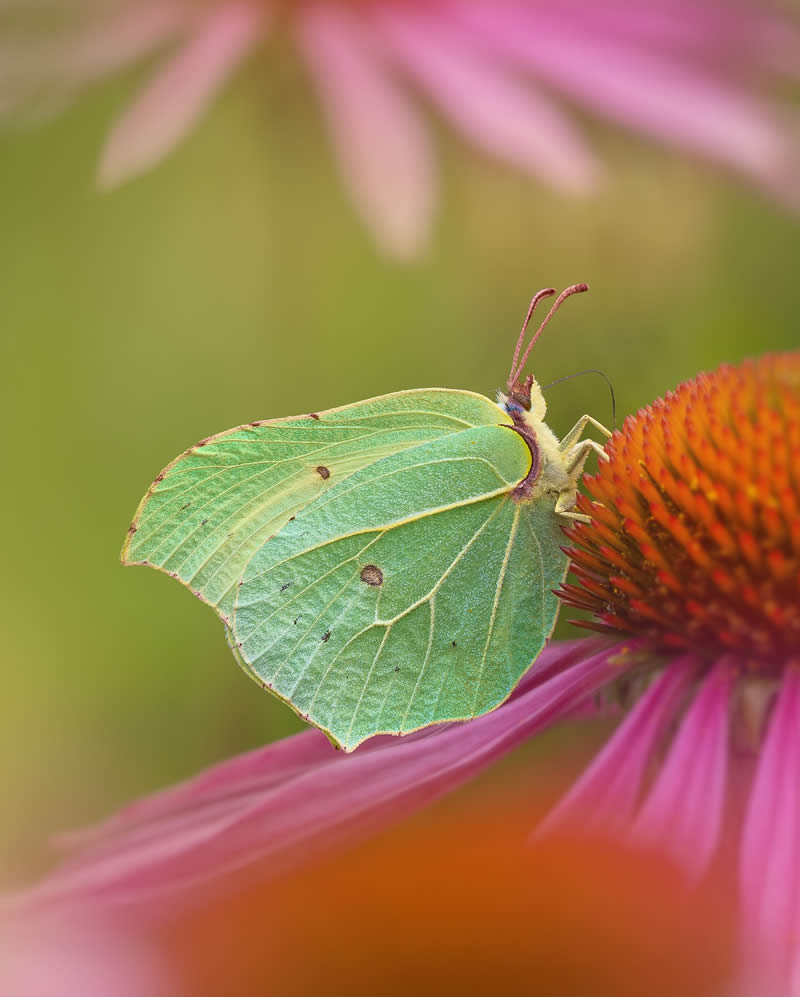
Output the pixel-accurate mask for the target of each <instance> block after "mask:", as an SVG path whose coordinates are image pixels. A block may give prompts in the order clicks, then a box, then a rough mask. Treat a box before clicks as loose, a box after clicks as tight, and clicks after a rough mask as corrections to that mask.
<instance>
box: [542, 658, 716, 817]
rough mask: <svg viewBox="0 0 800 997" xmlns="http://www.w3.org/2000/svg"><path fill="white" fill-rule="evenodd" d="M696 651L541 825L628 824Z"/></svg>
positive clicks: (664, 678) (645, 700) (672, 667)
mask: <svg viewBox="0 0 800 997" xmlns="http://www.w3.org/2000/svg"><path fill="white" fill-rule="evenodd" d="M695 665H696V661H695V659H694V657H693V656H692V655H691V654H688V655H686V656H685V657H683V658H679V659H678V660H676V661H673V662H671V663H670V664H669V665H668V667H667V668H666V670H665V671H664V672H663V674H662V675H661V676H660V677H659V678H658V679H657V680H656V681H655V682H653V684H652V685H651V686H650V688H649V689H648V690H647V692H646V693H645V694H644V695H643V696H642V698H641V699H640V700H639V702H638V703H637V704H636V706H635V707H634V708H633V710H632V711H631V712H630V713H629V714H628V715H627V717H626V718H625V720H624V721H623V722H622V723H621V724H620V726H619V728H618V729H617V730H616V731H615V733H614V735H613V736H612V738H611V740H610V741H609V742H608V744H606V746H605V747H604V748H603V750H602V751H601V752H600V753H599V754H598V755H597V756H596V757H595V759H594V761H593V762H592V763H591V765H590V766H589V768H588V769H586V771H585V772H584V773H583V775H582V776H581V777H580V778H579V779H578V781H577V782H576V783H575V785H574V786H573V787H572V789H571V790H570V791H569V792H568V793H567V795H566V796H565V797H564V798H563V799H562V800H561V802H560V803H559V804H558V805H557V806H556V807H555V809H554V810H553V811H552V812H551V813H550V814H549V815H548V816H547V818H546V819H545V820H544V821H543V822H542V824H541V825H540V827H539V828H538V830H537V834H546V833H547V832H549V831H550V830H552V829H553V828H554V827H556V826H557V825H560V824H562V823H574V824H575V825H576V826H578V827H581V826H584V827H586V826H590V827H592V828H595V827H598V828H602V829H609V830H617V829H625V827H626V826H627V825H628V824H629V823H630V821H631V818H632V816H633V811H634V808H635V806H636V802H637V797H638V794H639V791H640V788H641V783H642V777H643V775H644V773H645V769H646V766H647V763H648V761H649V760H650V757H651V755H652V752H653V748H654V747H655V745H656V742H657V741H658V739H659V738H660V737H661V735H662V734H663V732H664V730H665V729H666V726H667V724H668V723H669V721H670V720H671V719H672V718H673V717H674V716H675V712H676V710H677V709H678V706H679V704H680V701H681V699H682V697H683V695H684V694H685V692H686V690H687V688H688V686H689V684H690V682H691V680H692V677H693V675H694V672H695Z"/></svg>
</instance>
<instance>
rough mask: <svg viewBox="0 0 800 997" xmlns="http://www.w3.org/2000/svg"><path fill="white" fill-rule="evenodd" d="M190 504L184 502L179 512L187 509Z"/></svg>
mask: <svg viewBox="0 0 800 997" xmlns="http://www.w3.org/2000/svg"><path fill="white" fill-rule="evenodd" d="M191 504H192V503H191V502H185V503H184V504H183V505H182V506H181V508H180V511H181V512H183V510H184V509H188V508H189V506H190V505H191Z"/></svg>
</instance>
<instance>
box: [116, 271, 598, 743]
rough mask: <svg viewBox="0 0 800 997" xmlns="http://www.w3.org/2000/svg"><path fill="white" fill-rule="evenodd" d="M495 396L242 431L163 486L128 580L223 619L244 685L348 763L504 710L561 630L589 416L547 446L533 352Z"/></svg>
mask: <svg viewBox="0 0 800 997" xmlns="http://www.w3.org/2000/svg"><path fill="white" fill-rule="evenodd" d="M586 290H588V287H587V285H585V284H576V285H573V286H572V287H568V288H567V289H566V290H565V291H563V292H562V293H561V295H559V297H558V298H557V300H556V301H555V303H554V304H553V306H552V307H551V309H550V311H549V312H548V314H547V316H546V317H545V319H544V321H543V322H542V323H541V325H540V326H539V328H538V329H537V331H536V333H535V334H534V335H533V337H532V338H531V339H530V342H529V343H528V344H527V347H526V348H525V350H524V351H523V349H522V347H523V344H524V342H525V337H526V334H527V329H528V324H529V322H530V319H531V316H532V315H533V312H534V310H535V308H536V306H537V305H538V304H539V302H540V301H541V300H542V299H544V298H546V297H549V296H552V295H554V294H555V291H554V289H553V288H546V289H544V290H542V291H540V292H539V293H538V294H537V295H535V297H534V298H533V300H532V301H531V304H530V307H529V309H528V313H527V315H526V317H525V321H524V323H523V326H522V331H521V332H520V334H519V338H518V340H517V345H516V350H515V352H514V359H513V362H512V365H511V372H510V374H509V377H508V381H507V386H506V391H505V392H502V391H501V392H498V395H497V401H496V402H494V401H492V400H490V399H489V398H486V397H485V396H483V395H480V394H475V393H473V392H471V391H459V390H451V389H446V388H427V389H426V388H423V389H419V390H410V391H398V392H395V393H393V394H387V395H381V396H379V397H377V398H370V399H368V400H366V401H361V402H356V403H354V404H352V405H345V406H342V407H341V408H335V409H330V410H328V411H326V412H309V413H307V414H305V415H301V416H294V417H291V418H284V419H268V420H263V421H257V422H251V423H249V424H247V425H244V426H238V427H236V428H235V429H230V430H228V431H227V432H224V433H220V434H219V435H217V436H212V437H209V438H207V439H204V440H201V441H200V442H199V443H196V444H195V445H194V446H193V447H190V448H189V449H188V450H187V451H185V452H184V453H183V454H181V455H180V456H179V457H177V458H176V459H175V460H174V461H172V463H171V464H169V465H167V467H166V468H164V470H163V471H162V472H161V473H160V474H159V475H158V476H157V478H156V479H155V481H154V482H153V484H152V485H151V487H150V488H149V490H148V491H147V493H146V495H145V496H144V498H143V499H142V501H141V503H140V505H139V508H138V509H137V511H136V514H135V517H134V520H133V523H132V524H131V526H130V529H129V531H128V535H127V538H126V540H125V544H124V547H123V550H122V562H123V564H139V565H149V566H151V567H155V568H158V569H159V570H161V571H164V572H167V573H168V574H169V575H171V576H172V577H173V578H176V579H178V580H179V581H180V582H182V583H183V584H184V585H186V586H188V587H189V588H190V589H191V590H192V591H193V592H194V594H195V595H196V596H198V597H199V598H200V599H202V600H203V601H204V602H207V603H208V604H209V605H210V606H213V608H214V609H215V610H216V612H217V613H218V614H219V616H220V618H221V619H222V622H223V624H224V626H225V631H226V636H227V639H228V643H229V645H230V647H231V649H232V651H233V654H234V656H235V658H236V660H237V661H238V662H239V664H240V665H241V667H242V668H243V669H244V670H245V671H246V672H247V673H248V674H249V675H250V676H251V677H252V678H254V679H255V680H256V681H257V682H258V683H259V684H260V685H262V686H263V687H264V688H265V689H268V690H269V691H270V692H271V693H273V694H274V695H276V696H278V697H279V698H280V699H282V700H284V701H285V702H286V703H288V704H289V705H290V706H291V707H292V709H294V710H295V711H296V712H297V713H298V715H299V716H301V717H302V718H303V719H304V720H306V721H308V722H309V723H311V724H313V725H315V726H317V727H319V728H320V729H321V730H323V731H324V732H325V733H326V734H327V735H328V737H329V738H330V739H331V741H332V742H333V743H334V744H335V745H336V746H337V747H342V748H344V749H346V750H352V749H353V748H355V747H357V746H358V745H359V744H360V743H361V742H363V741H364V740H365V739H367V738H369V737H372V736H373V735H375V734H378V733H392V734H405V733H408V732H410V731H414V730H418V729H420V728H422V727H426V726H428V725H429V724H435V723H440V722H442V721H446V720H466V719H470V718H472V717H476V716H480V715H481V714H483V713H486V712H488V711H489V710H492V709H494V708H496V707H497V706H499V705H500V704H501V703H502V702H503V701H504V700H505V699H507V698H508V696H509V695H510V693H511V692H512V690H513V689H514V687H515V686H516V684H517V682H518V681H519V679H520V678H521V677H522V675H523V674H524V672H525V671H526V670H527V669H528V667H529V666H530V664H531V662H532V661H533V660H534V659H535V658H536V656H537V655H538V654H539V652H540V651H541V649H542V647H543V646H544V645H545V643H546V641H547V640H548V638H549V636H550V634H551V633H552V631H553V627H554V625H555V621H556V616H557V614H558V606H559V604H558V600H557V598H556V596H555V595H554V594H553V589H555V588H556V587H557V586H558V585H559V584H560V583H561V582H562V581H563V580H564V577H565V575H566V570H567V558H566V555H565V554H564V553H563V551H562V550H561V545H562V543H563V537H562V533H561V525H562V523H563V522H564V521H566V520H569V519H573V520H574V519H585V518H586V517H584V516H582V515H581V514H580V513H578V512H576V511H575V508H574V507H575V503H576V496H577V487H578V482H579V479H580V476H581V474H582V471H583V467H584V463H585V461H586V459H587V457H588V455H589V454H590V453H591V452H592V451H597V452H598V453H599V454H600V455H602V453H603V452H602V449H601V447H600V445H599V444H598V443H596V442H595V441H593V440H589V439H581V437H582V434H583V432H584V430H585V428H586V427H587V426H588V425H592V426H594V427H596V428H597V429H598V430H599V431H600V432H602V433H603V434H605V435H606V436H610V435H611V434H610V433H609V431H608V430H607V429H605V428H604V427H603V426H602V425H601V424H600V423H599V422H597V421H596V420H595V419H593V418H591V417H590V416H588V415H583V416H581V418H580V419H579V420H578V422H577V423H576V424H575V426H574V427H573V428H572V429H571V430H570V431H569V432H568V433H567V435H566V436H565V437H564V438H563V439H562V440H560V441H559V440H558V439H557V438H556V436H555V435H554V433H553V432H552V431H551V430H550V429H549V428H548V426H547V425H546V424H545V422H544V417H545V412H546V404H545V400H544V396H543V394H542V390H541V388H540V386H539V384H538V383H537V381H536V379H535V378H534V377H533V375H531V374H529V375H528V376H527V377H525V378H524V379H522V373H523V370H524V367H525V364H526V362H527V360H528V356H529V354H530V351H531V349H532V347H533V345H534V343H535V342H536V340H537V339H538V337H539V335H540V334H541V332H542V330H543V329H544V328H545V326H546V325H547V323H548V322H549V321H550V319H551V318H552V316H553V314H554V313H555V311H556V310H557V309H558V308H559V306H560V305H561V304H562V303H563V301H564V300H565V299H566V298H567V297H569V296H570V295H572V294H575V293H578V292H582V291H586Z"/></svg>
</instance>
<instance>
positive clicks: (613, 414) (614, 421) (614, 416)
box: [542, 367, 617, 429]
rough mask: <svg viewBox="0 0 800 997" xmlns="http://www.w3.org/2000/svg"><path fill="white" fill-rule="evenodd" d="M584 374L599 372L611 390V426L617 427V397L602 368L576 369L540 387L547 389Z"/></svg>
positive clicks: (609, 379)
mask: <svg viewBox="0 0 800 997" xmlns="http://www.w3.org/2000/svg"><path fill="white" fill-rule="evenodd" d="M584 374H599V375H600V377H602V378H603V380H604V381H605V382H606V384H607V385H608V390H609V391H610V392H611V428H612V429H616V428H617V398H616V395H615V394H614V385H613V384H612V383H611V378H610V377H609V376H608V375H607V374H606V373H605V372H604V371H602V370H597V369H596V368H594V367H590V368H589V369H588V370H577V371H575V373H574V374H565V375H564V376H563V377H558V378H556V380H555V381H551V382H550V383H549V384H545V385H544V386H543V387H542V391H547V389H548V388H552V387H554V386H555V385H556V384H561V382H562V381H571V380H572V378H573V377H583V375H584Z"/></svg>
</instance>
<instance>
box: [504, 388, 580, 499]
mask: <svg viewBox="0 0 800 997" xmlns="http://www.w3.org/2000/svg"><path fill="white" fill-rule="evenodd" d="M528 386H529V387H530V389H531V390H530V408H528V407H527V406H525V405H524V401H527V400H528V399H527V397H526V398H525V399H521V398H517V397H516V396H515V395H514V394H509V395H506V394H505V393H504V392H502V391H498V393H497V404H498V405H499V406H500V408H501V409H503V411H504V412H507V413H508V415H509V416H510V417H511V420H512V422H513V423H514V429H515V430H516V431H517V432H518V433H519V435H520V436H521V437H522V438H523V440H525V442H526V443H527V444H528V448H529V449H530V451H531V470H530V472H529V474H528V476H527V478H526V479H525V480H524V481H523V482H521V484H520V486H519V489H518V497H519V498H530V499H533V498H536V497H538V496H541V495H543V494H548V493H549V494H551V495H556V496H557V495H560V494H561V493H562V492H564V491H565V490H568V489H574V488H575V487H576V481H575V477H576V476H575V475H574V474H570V473H569V471H568V470H567V459H566V456H565V454H564V452H563V451H562V450H561V446H560V444H559V440H558V437H557V436H556V434H555V433H554V432H553V430H552V429H550V427H549V426H548V425H547V423H546V422H545V421H544V415H545V412H546V411H547V405H546V403H545V400H544V396H543V395H542V391H541V388H540V387H539V385H538V384H537V383H536V381H534V380H532V379H531V383H530V385H528V384H527V383H526V387H528Z"/></svg>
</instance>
